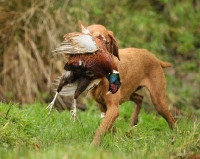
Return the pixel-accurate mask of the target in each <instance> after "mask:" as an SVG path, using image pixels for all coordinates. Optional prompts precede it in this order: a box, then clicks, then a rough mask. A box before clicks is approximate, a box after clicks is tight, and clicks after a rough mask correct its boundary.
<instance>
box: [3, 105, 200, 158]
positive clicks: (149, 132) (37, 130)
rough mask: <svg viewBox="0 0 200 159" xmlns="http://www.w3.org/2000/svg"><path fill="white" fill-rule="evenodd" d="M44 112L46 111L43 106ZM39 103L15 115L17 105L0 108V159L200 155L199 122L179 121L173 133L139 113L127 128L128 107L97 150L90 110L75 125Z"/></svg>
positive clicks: (94, 113)
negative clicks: (134, 123)
mask: <svg viewBox="0 0 200 159" xmlns="http://www.w3.org/2000/svg"><path fill="white" fill-rule="evenodd" d="M45 106H46V105H45ZM45 106H44V105H41V104H39V103H35V104H33V105H30V106H27V107H25V108H23V109H19V108H18V105H17V104H12V103H10V104H4V103H1V104H0V159H4V158H5V159H13V158H17V159H24V158H28V159H32V158H33V159H35V158H37V159H46V158H48V159H54V158H55V159H58V158H61V159H62V158H63V159H82V158H83V159H85V158H87V159H93V158H95V159H105V158H109V159H126V158H140V159H141V158H150V159H151V158H152V159H155V158H162V159H163V158H166V159H168V158H189V157H190V156H192V155H193V156H195V155H197V154H200V153H199V152H200V125H199V119H198V118H196V117H193V116H189V117H181V118H180V119H179V120H178V121H177V126H176V128H175V129H174V131H171V130H169V128H168V125H167V123H166V121H165V120H164V119H163V118H162V117H160V116H158V115H156V114H153V113H152V114H146V113H145V112H144V111H143V110H142V112H141V114H140V116H139V124H138V125H137V126H135V127H130V126H129V118H130V115H131V112H132V111H133V107H132V104H131V103H129V102H128V103H126V104H124V105H123V106H121V107H120V113H121V114H120V117H119V118H118V119H117V120H116V122H115V125H114V128H113V130H112V131H111V133H109V134H106V135H105V136H104V137H103V141H102V144H101V146H100V147H93V146H91V145H90V142H91V141H92V139H93V135H94V132H95V131H96V129H97V128H98V126H99V125H100V122H101V120H102V119H100V113H99V111H98V110H97V109H94V106H91V107H90V108H89V109H88V110H87V111H85V112H81V111H78V117H79V119H80V122H75V123H74V124H73V123H72V121H71V120H70V112H69V111H65V112H58V111H53V112H52V113H51V114H50V115H48V110H45Z"/></svg>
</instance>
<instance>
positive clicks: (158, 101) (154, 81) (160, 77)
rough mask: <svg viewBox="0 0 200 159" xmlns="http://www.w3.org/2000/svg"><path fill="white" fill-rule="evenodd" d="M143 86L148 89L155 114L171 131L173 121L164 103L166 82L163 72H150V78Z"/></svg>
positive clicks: (165, 102)
mask: <svg viewBox="0 0 200 159" xmlns="http://www.w3.org/2000/svg"><path fill="white" fill-rule="evenodd" d="M145 86H146V87H147V88H148V90H149V92H150V96H151V100H152V103H153V104H154V106H155V109H156V110H157V112H158V113H159V114H160V115H161V116H162V117H163V118H164V119H165V120H166V121H167V122H168V125H169V127H170V128H171V129H173V127H174V124H175V119H174V118H173V117H172V115H171V114H170V111H169V109H168V104H167V101H166V94H165V92H166V82H165V77H164V73H163V71H162V70H161V71H159V70H157V71H156V72H155V73H154V72H153V71H152V73H151V78H148V80H147V81H146V84H145Z"/></svg>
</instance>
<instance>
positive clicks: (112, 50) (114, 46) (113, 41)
mask: <svg viewBox="0 0 200 159" xmlns="http://www.w3.org/2000/svg"><path fill="white" fill-rule="evenodd" d="M108 36H109V38H110V46H109V47H110V48H109V51H110V53H112V54H113V55H114V56H116V57H117V58H118V59H119V53H118V44H117V41H116V39H115V38H114V35H113V32H112V31H110V30H108ZM119 60H120V59H119Z"/></svg>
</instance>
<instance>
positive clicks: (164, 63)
mask: <svg viewBox="0 0 200 159" xmlns="http://www.w3.org/2000/svg"><path fill="white" fill-rule="evenodd" d="M159 62H160V65H161V67H162V68H165V67H171V66H172V64H171V63H169V62H164V61H161V60H160V61H159Z"/></svg>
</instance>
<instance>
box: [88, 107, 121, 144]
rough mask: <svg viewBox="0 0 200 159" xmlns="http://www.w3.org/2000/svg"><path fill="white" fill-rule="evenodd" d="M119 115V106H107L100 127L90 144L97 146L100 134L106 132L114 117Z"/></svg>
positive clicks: (99, 141)
mask: <svg viewBox="0 0 200 159" xmlns="http://www.w3.org/2000/svg"><path fill="white" fill-rule="evenodd" d="M118 116H119V106H118V105H111V106H108V109H107V112H106V116H105V118H104V119H103V121H102V123H101V125H100V127H99V128H98V130H97V131H96V133H95V135H94V139H93V141H92V143H91V144H92V145H96V146H99V145H100V143H101V136H102V135H104V134H105V133H106V132H108V131H109V130H110V128H111V127H112V125H113V123H114V121H115V119H116V118H117V117H118Z"/></svg>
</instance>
